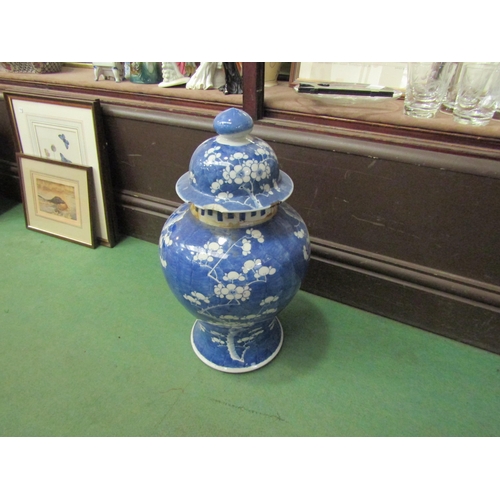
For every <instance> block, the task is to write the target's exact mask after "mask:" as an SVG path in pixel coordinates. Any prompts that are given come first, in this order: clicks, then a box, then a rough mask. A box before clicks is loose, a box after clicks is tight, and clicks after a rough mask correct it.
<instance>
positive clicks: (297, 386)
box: [0, 200, 500, 436]
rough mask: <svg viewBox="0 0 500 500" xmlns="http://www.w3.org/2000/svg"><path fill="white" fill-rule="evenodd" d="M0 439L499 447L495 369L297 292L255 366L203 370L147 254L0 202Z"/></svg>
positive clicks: (429, 338)
mask: <svg viewBox="0 0 500 500" xmlns="http://www.w3.org/2000/svg"><path fill="white" fill-rule="evenodd" d="M0 269H1V271H0V436H499V435H500V418H499V417H498V416H499V415H500V357H499V356H497V355H494V354H491V353H488V352H485V351H481V350H479V349H476V348H473V347H470V346H466V345H463V344H460V343H457V342H454V341H451V340H449V339H445V338H442V337H439V336H437V335H433V334H431V333H427V332H424V331H421V330H418V329H416V328H412V327H409V326H406V325H402V324H400V323H397V322H394V321H391V320H388V319H385V318H382V317H379V316H376V315H373V314H369V313H366V312H363V311H360V310H357V309H354V308H351V307H348V306H345V305H342V304H338V303H335V302H332V301H329V300H326V299H323V298H320V297H316V296H314V295H311V294H308V293H305V292H299V294H298V295H297V296H296V297H295V299H294V300H293V301H292V303H291V304H290V305H289V306H288V308H287V309H286V310H285V311H284V312H283V313H282V314H281V315H280V319H281V322H282V324H283V328H284V330H285V342H284V345H283V348H282V350H281V352H280V354H279V355H278V356H277V357H276V359H275V360H274V361H272V362H271V363H270V364H269V365H267V366H266V367H264V368H262V369H260V370H257V371H255V372H251V373H246V374H238V375H233V374H226V373H221V372H218V371H215V370H213V369H211V368H209V367H207V366H206V365H204V364H203V363H202V362H201V361H199V360H198V358H197V357H196V355H195V354H194V352H193V350H192V348H191V345H190V337H189V334H190V330H191V326H192V323H193V318H192V317H191V315H190V314H189V313H188V312H187V311H185V310H184V309H183V308H182V306H180V304H179V303H178V302H177V301H176V300H175V299H174V297H173V295H172V293H171V292H170V290H169V288H168V286H167V284H166V282H165V281H164V278H163V275H162V272H161V267H160V263H159V259H158V252H157V247H156V245H154V244H151V243H147V242H144V241H140V240H138V239H134V238H130V237H129V238H125V239H124V240H123V241H121V242H120V243H119V244H118V245H117V246H116V247H115V248H113V249H110V248H106V247H102V246H101V247H98V248H96V249H95V250H92V249H89V248H85V247H82V246H80V245H77V244H73V243H70V242H66V241H63V240H60V239H58V238H54V237H51V236H48V235H44V234H39V233H37V232H34V231H30V230H28V229H26V228H25V222H24V216H23V210H22V206H21V205H19V204H17V205H12V204H11V205H9V203H8V202H6V200H3V201H2V200H0Z"/></svg>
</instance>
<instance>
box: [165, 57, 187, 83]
mask: <svg viewBox="0 0 500 500" xmlns="http://www.w3.org/2000/svg"><path fill="white" fill-rule="evenodd" d="M185 66H186V63H175V62H162V63H161V74H162V78H163V81H162V82H160V83H159V84H158V87H162V88H165V87H175V86H177V85H185V84H186V83H187V82H189V76H185V75H184V74H183V70H184V69H185ZM181 68H182V70H181Z"/></svg>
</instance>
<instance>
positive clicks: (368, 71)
mask: <svg viewBox="0 0 500 500" xmlns="http://www.w3.org/2000/svg"><path fill="white" fill-rule="evenodd" d="M406 80H407V63H406V62H293V63H292V64H291V67H290V80H289V84H290V86H295V85H298V84H299V83H313V84H315V83H316V84H317V83H338V84H344V85H345V84H365V85H372V86H380V87H388V88H392V89H394V90H398V91H401V92H404V91H405V90H406Z"/></svg>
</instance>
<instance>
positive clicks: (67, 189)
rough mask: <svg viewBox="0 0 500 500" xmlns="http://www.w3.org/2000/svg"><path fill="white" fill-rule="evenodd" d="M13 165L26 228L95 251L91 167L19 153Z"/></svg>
mask: <svg viewBox="0 0 500 500" xmlns="http://www.w3.org/2000/svg"><path fill="white" fill-rule="evenodd" d="M17 164H18V166H19V179H20V181H21V193H22V197H23V205H24V214H25V217H26V227H27V228H28V229H33V230H34V231H38V232H40V233H46V234H50V235H53V236H57V237H59V238H62V239H64V240H68V241H73V242H75V243H79V244H80V245H84V246H87V247H90V248H95V247H96V238H95V234H94V227H93V217H92V216H93V207H94V200H93V193H94V189H93V182H92V173H93V171H92V167H85V166H83V165H69V164H67V163H64V162H59V161H55V160H47V159H43V158H37V157H35V156H28V155H24V154H20V153H18V154H17Z"/></svg>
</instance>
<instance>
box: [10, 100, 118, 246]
mask: <svg viewBox="0 0 500 500" xmlns="http://www.w3.org/2000/svg"><path fill="white" fill-rule="evenodd" d="M4 96H5V100H6V102H7V107H8V110H9V114H10V119H11V122H12V126H13V129H14V135H15V139H16V143H17V144H16V146H17V151H18V152H19V153H22V154H25V155H29V156H36V157H39V158H43V159H45V160H54V161H58V162H62V163H66V164H68V165H75V164H76V165H82V166H86V167H91V169H92V172H93V175H92V177H93V184H94V191H95V193H94V194H95V202H96V214H95V215H96V221H95V230H96V237H97V239H98V240H99V242H100V243H102V244H104V245H106V246H109V247H112V246H114V245H115V244H116V243H117V238H118V232H117V223H116V215H115V212H114V203H113V193H112V187H111V178H110V172H109V168H108V162H107V155H106V150H105V140H104V139H103V126H102V117H101V113H100V106H99V102H98V101H96V100H91V101H79V100H69V99H57V98H49V97H45V96H38V95H23V94H13V93H8V92H6V93H4Z"/></svg>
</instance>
